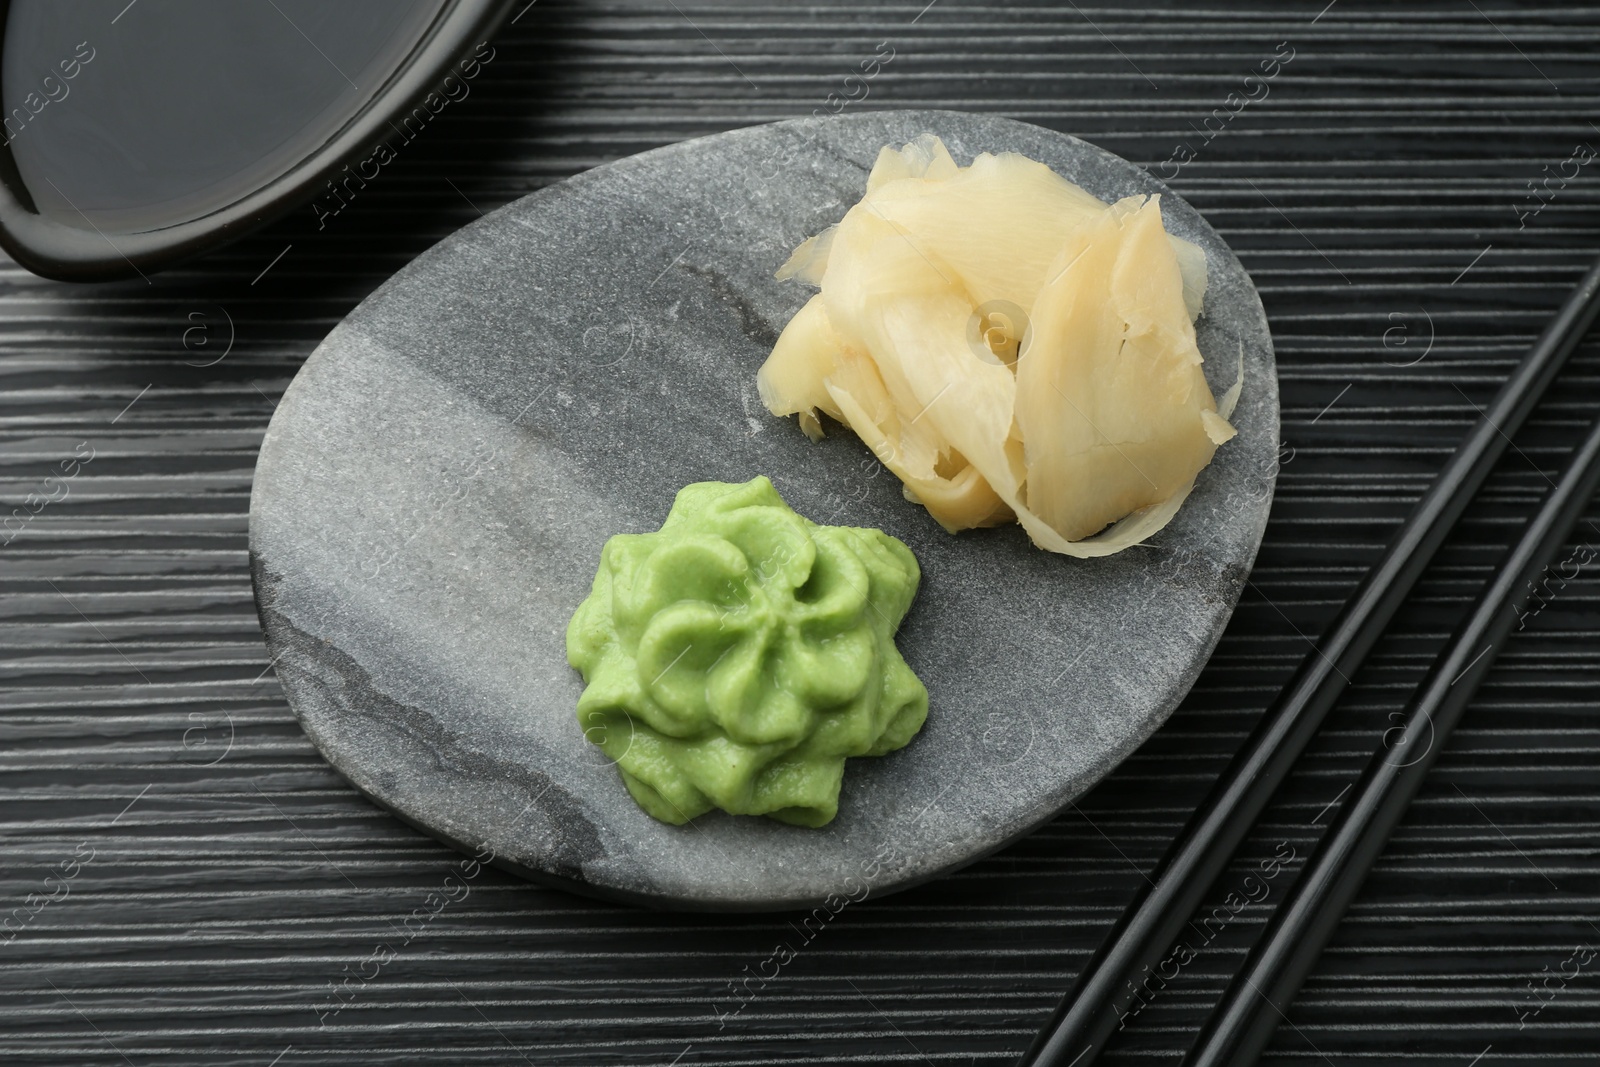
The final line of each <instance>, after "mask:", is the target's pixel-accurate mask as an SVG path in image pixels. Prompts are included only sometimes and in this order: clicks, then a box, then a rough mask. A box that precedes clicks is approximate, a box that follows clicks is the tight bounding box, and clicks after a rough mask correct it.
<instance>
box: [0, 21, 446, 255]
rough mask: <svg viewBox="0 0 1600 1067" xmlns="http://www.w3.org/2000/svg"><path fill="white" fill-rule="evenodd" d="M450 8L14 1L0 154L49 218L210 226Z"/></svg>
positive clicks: (2, 89) (118, 225)
mask: <svg viewBox="0 0 1600 1067" xmlns="http://www.w3.org/2000/svg"><path fill="white" fill-rule="evenodd" d="M445 6H446V3H445V0H229V2H227V3H218V2H216V0H134V2H133V3H128V0H11V3H10V5H9V12H8V14H7V17H6V22H5V39H4V44H3V48H0V106H3V111H4V122H3V130H0V140H4V141H5V142H6V144H7V145H8V146H9V149H10V152H11V154H12V157H13V159H14V160H15V163H16V168H17V173H18V174H19V175H20V177H21V180H22V184H23V185H24V186H25V188H26V191H27V193H28V194H29V195H30V196H31V197H32V199H33V202H34V205H35V206H36V208H37V210H38V211H39V212H40V213H41V214H43V215H46V216H48V217H50V218H53V219H55V220H57V221H59V222H61V223H63V224H65V225H69V226H74V227H78V228H82V229H94V230H99V231H101V232H103V233H137V232H141V231H145V230H153V229H159V228H161V227H164V226H170V225H173V224H174V223H178V222H185V221H188V220H191V219H196V218H201V217H203V216H205V215H207V214H209V213H210V212H213V211H215V210H217V209H219V208H221V207H224V206H226V205H228V204H231V203H234V202H236V201H237V200H239V199H241V198H242V197H244V196H246V195H247V194H249V193H251V192H253V191H255V190H256V189H258V188H260V187H261V186H263V185H265V184H266V183H268V182H270V181H272V180H273V179H274V178H276V177H278V176H280V175H281V174H283V173H284V172H285V171H287V170H289V169H290V168H291V167H293V166H294V165H295V164H296V163H298V162H299V161H300V160H301V159H303V158H304V157H305V156H306V155H307V154H309V153H310V152H311V151H313V150H314V149H316V148H317V147H318V146H320V145H322V144H323V143H325V142H326V141H327V140H328V139H329V138H330V137H331V136H333V135H334V134H335V133H337V132H338V130H339V129H341V128H342V127H343V126H344V125H345V124H346V123H347V122H348V121H349V120H350V118H351V117H352V116H353V115H354V114H355V113H356V112H357V111H358V110H359V109H360V108H361V107H362V106H363V105H364V104H365V103H366V101H367V100H369V99H370V98H371V97H373V96H374V95H376V94H377V93H378V91H379V90H380V89H381V88H382V87H383V86H384V84H385V83H386V82H387V81H388V80H389V78H390V77H391V76H392V75H394V73H395V72H396V71H397V70H398V69H399V68H400V66H401V65H402V63H403V62H404V61H405V59H406V57H407V56H408V55H409V54H410V53H411V52H412V50H413V48H414V47H415V46H416V44H417V43H418V41H419V40H420V39H421V38H422V36H423V34H424V33H425V32H426V31H427V29H428V27H429V26H430V25H431V24H432V23H433V21H434V19H435V18H436V17H437V16H438V14H439V13H440V11H441V10H442V9H443V8H444V7H445Z"/></svg>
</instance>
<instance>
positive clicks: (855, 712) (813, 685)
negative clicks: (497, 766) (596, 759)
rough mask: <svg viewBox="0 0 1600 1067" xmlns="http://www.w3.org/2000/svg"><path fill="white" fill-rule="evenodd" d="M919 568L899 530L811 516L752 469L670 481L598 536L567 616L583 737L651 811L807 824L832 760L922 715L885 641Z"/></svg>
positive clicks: (901, 736)
mask: <svg viewBox="0 0 1600 1067" xmlns="http://www.w3.org/2000/svg"><path fill="white" fill-rule="evenodd" d="M920 577H921V571H920V569H919V568H918V566H917V561H916V557H914V556H913V555H912V554H911V550H910V549H909V548H907V547H906V546H905V545H904V544H902V543H901V542H900V541H898V540H896V539H895V538H893V537H890V536H889V535H888V534H886V533H884V532H883V531H882V530H868V529H858V528H855V527H849V526H821V525H818V524H817V523H814V522H812V521H810V520H809V519H807V518H805V517H803V516H801V515H799V514H797V513H796V512H795V511H794V510H793V509H792V508H790V507H789V505H787V504H785V503H784V502H783V498H782V497H780V496H779V495H778V491H777V490H776V489H774V488H773V486H772V482H771V481H769V480H768V479H766V478H764V477H762V478H755V479H752V480H751V481H748V482H745V483H744V484H742V485H734V484H730V483H727V482H697V483H695V484H693V485H688V486H685V487H684V488H683V489H681V490H680V491H679V492H678V496H677V499H676V500H675V501H674V502H673V505H672V510H671V512H670V513H669V514H668V515H667V519H666V522H664V523H663V524H662V526H661V529H660V530H659V531H657V532H655V533H647V534H618V535H616V536H614V537H612V538H611V539H610V540H609V541H607V542H606V545H605V548H604V549H603V550H602V551H601V553H600V570H599V573H597V574H596V575H595V578H594V586H593V589H592V590H591V591H590V593H589V596H588V598H587V599H585V600H584V602H583V603H582V604H580V605H579V606H578V610H577V612H576V613H575V614H574V615H573V616H572V621H571V622H570V623H569V624H568V625H567V661H568V662H569V663H571V664H572V666H574V667H576V668H577V669H578V670H579V671H581V672H582V673H583V678H584V681H585V682H586V683H587V686H586V688H585V689H584V691H583V695H582V696H581V697H580V698H579V699H578V721H579V723H580V724H581V725H582V726H583V729H584V736H585V737H587V738H588V739H589V740H590V741H592V742H594V743H595V744H597V745H599V746H600V748H601V749H602V750H603V751H604V752H605V754H606V755H607V756H608V757H609V758H610V759H611V760H612V761H613V762H614V763H616V765H617V769H618V770H619V771H620V772H621V774H622V781H623V784H624V785H626V786H627V788H628V792H629V793H631V794H632V795H633V798H634V800H636V801H637V802H638V803H639V806H640V807H641V808H643V809H644V810H645V811H646V812H648V813H649V814H650V815H652V816H654V817H655V818H657V819H660V820H661V821H662V822H666V823H674V824H681V823H685V822H688V821H689V820H690V819H692V818H694V817H695V816H697V815H700V814H703V813H704V812H707V811H709V810H711V809H712V808H714V807H715V808H721V809H722V810H723V811H727V812H731V813H733V814H735V815H769V816H771V817H772V818H774V819H778V820H780V821H782V822H786V823H793V824H796V825H800V826H822V825H824V824H826V823H828V822H830V821H831V820H832V819H833V817H834V815H836V814H837V813H838V810H839V785H840V782H841V781H842V780H843V777H844V763H845V760H846V759H847V758H848V757H850V756H879V755H882V754H883V753H885V752H891V751H893V750H894V749H897V748H900V747H901V746H903V745H905V744H906V742H908V741H910V740H911V738H912V736H913V735H915V734H916V732H917V731H918V730H919V729H920V728H921V727H922V723H923V720H924V719H926V718H927V714H928V691H927V690H926V689H925V688H924V687H923V685H922V682H921V681H919V680H918V679H917V676H916V675H915V674H914V673H912V670H911V668H910V667H909V666H907V664H906V661H905V660H904V659H903V658H902V657H901V655H900V652H899V650H898V649H897V648H896V647H895V643H894V634H895V631H896V629H898V628H899V625H900V620H901V619H902V618H903V617H904V616H905V613H906V610H907V609H908V608H910V606H911V601H912V599H913V598H914V597H915V596H916V593H917V582H918V580H919V579H920Z"/></svg>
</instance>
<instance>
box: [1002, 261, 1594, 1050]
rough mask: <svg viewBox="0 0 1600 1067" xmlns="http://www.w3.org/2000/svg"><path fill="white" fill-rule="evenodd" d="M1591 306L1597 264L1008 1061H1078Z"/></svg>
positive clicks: (1120, 1009) (1140, 976)
mask: <svg viewBox="0 0 1600 1067" xmlns="http://www.w3.org/2000/svg"><path fill="white" fill-rule="evenodd" d="M1597 311H1600V260H1597V261H1596V262H1595V263H1594V265H1592V266H1591V267H1590V268H1589V270H1588V272H1587V273H1586V274H1585V275H1584V276H1583V280H1582V281H1580V282H1579V283H1578V286H1577V288H1576V289H1574V290H1573V292H1572V294H1571V295H1570V296H1568V297H1567V300H1566V302H1565V303H1563V304H1562V305H1561V309H1560V310H1559V311H1557V312H1556V315H1555V317H1554V318H1553V319H1551V321H1550V323H1549V324H1548V325H1547V326H1546V327H1545V328H1544V332H1543V333H1541V334H1540V335H1539V338H1538V340H1537V341H1535V342H1534V343H1533V347H1532V348H1530V349H1529V350H1528V354H1527V355H1526V356H1524V357H1523V360H1522V362H1521V363H1520V364H1518V365H1517V368H1516V369H1515V370H1514V371H1513V372H1512V373H1511V376H1510V377H1509V378H1508V379H1506V383H1505V385H1504V386H1502V387H1501V389H1500V392H1499V394H1498V395H1496V397H1495V398H1494V400H1493V402H1492V403H1491V404H1490V405H1489V407H1488V409H1487V411H1481V412H1480V414H1479V418H1478V421H1477V423H1476V424H1475V425H1474V426H1473V428H1472V430H1471V431H1470V432H1469V433H1468V434H1467V436H1466V438H1465V440H1463V441H1462V443H1461V445H1460V447H1459V448H1457V450H1456V452H1455V454H1454V455H1452V456H1451V457H1450V459H1449V460H1448V461H1447V462H1446V463H1445V466H1444V469H1443V470H1442V471H1440V472H1439V476H1438V477H1437V478H1436V479H1434V482H1433V484H1432V485H1431V486H1430V487H1429V488H1428V491H1427V492H1426V493H1424V494H1423V496H1422V499H1421V500H1420V501H1418V502H1417V506H1416V508H1415V509H1413V510H1412V513H1411V516H1410V517H1409V518H1408V519H1406V521H1405V523H1404V525H1402V526H1401V528H1400V530H1399V532H1398V533H1396V534H1395V536H1394V538H1393V539H1392V540H1391V541H1390V542H1389V546H1388V548H1387V549H1385V550H1384V554H1383V556H1382V557H1381V558H1380V559H1379V560H1378V562H1377V564H1376V565H1374V566H1373V568H1372V569H1371V570H1370V571H1368V572H1367V575H1366V577H1365V578H1364V579H1362V582H1361V585H1360V586H1358V587H1357V589H1356V591H1355V592H1354V593H1353V594H1352V595H1351V597H1350V599H1349V600H1347V601H1346V602H1345V604H1344V607H1343V608H1342V609H1340V612H1339V614H1338V616H1336V617H1335V618H1334V620H1333V622H1332V623H1331V624H1330V625H1329V627H1328V629H1327V631H1326V632H1325V633H1324V634H1323V635H1322V637H1321V638H1320V640H1319V641H1318V642H1317V643H1316V644H1315V645H1313V647H1312V649H1311V650H1310V651H1309V652H1307V654H1306V656H1305V658H1304V659H1303V660H1302V661H1301V663H1300V666H1299V668H1298V669H1297V670H1296V671H1295V674H1294V677H1293V678H1291V679H1290V680H1289V684H1288V685H1286V686H1284V688H1283V691H1282V692H1281V693H1279V695H1278V699H1277V700H1276V701H1275V702H1274V703H1273V704H1272V706H1271V707H1269V708H1268V709H1267V711H1266V714H1264V715H1263V716H1262V718H1261V722H1260V723H1259V724H1258V725H1257V727H1256V728H1255V730H1254V731H1252V733H1251V735H1250V737H1249V738H1248V739H1247V740H1246V741H1245V744H1244V747H1243V748H1241V749H1240V751H1239V753H1238V754H1237V755H1236V756H1235V757H1234V758H1233V761H1232V762H1231V763H1230V764H1229V765H1228V768H1227V770H1226V771H1224V772H1223V775H1222V777H1221V779H1219V780H1218V782H1217V784H1216V786H1215V787H1214V788H1213V789H1212V790H1211V793H1210V794H1209V795H1208V796H1207V797H1206V799H1205V801H1203V802H1202V803H1201V805H1200V807H1199V808H1198V809H1197V810H1196V811H1195V814H1194V816H1193V817H1192V818H1190V820H1189V823H1188V825H1187V826H1185V827H1184V830H1183V832H1182V833H1181V834H1179V835H1178V839H1177V840H1176V841H1175V842H1173V845H1172V847H1171V848H1170V849H1169V850H1168V851H1167V854H1166V856H1165V857H1164V858H1163V859H1162V861H1161V863H1160V864H1159V865H1158V866H1157V867H1156V869H1155V871H1154V872H1152V873H1151V874H1150V875H1149V876H1148V877H1147V878H1146V879H1145V881H1144V883H1143V884H1142V885H1140V886H1139V887H1138V888H1137V890H1136V893H1137V896H1135V898H1134V901H1133V903H1132V904H1131V905H1130V906H1129V907H1128V909H1127V911H1125V912H1124V913H1123V915H1122V917H1121V918H1120V919H1119V920H1118V921H1117V924H1116V925H1115V926H1114V927H1113V928H1112V930H1111V932H1110V934H1109V935H1108V936H1107V937H1106V940H1105V942H1104V943H1103V944H1102V945H1101V946H1100V948H1099V950H1098V951H1097V952H1096V953H1095V955H1094V957H1093V958H1092V959H1090V961H1089V963H1088V965H1087V966H1086V967H1085V968H1084V970H1083V973H1082V974H1080V975H1079V977H1078V981H1077V983H1076V985H1075V986H1074V987H1073V990H1072V991H1071V992H1070V993H1068V994H1067V996H1066V997H1065V998H1064V999H1063V1000H1062V1002H1061V1004H1060V1005H1059V1006H1058V1007H1057V1008H1056V1010H1055V1012H1054V1013H1053V1014H1052V1015H1051V1017H1050V1020H1049V1021H1048V1022H1047V1023H1046V1024H1045V1026H1044V1028H1043V1029H1042V1030H1041V1031H1040V1033H1039V1036H1038V1037H1037V1038H1036V1039H1035V1040H1034V1043H1033V1046H1032V1047H1031V1048H1030V1049H1029V1050H1028V1052H1027V1053H1026V1054H1024V1055H1023V1057H1022V1059H1021V1060H1020V1061H1019V1063H1018V1067H1088V1065H1089V1064H1090V1063H1092V1062H1093V1061H1094V1059H1095V1058H1096V1056H1097V1055H1098V1054H1099V1052H1100V1050H1101V1049H1102V1048H1104V1047H1105V1043H1106V1041H1107V1039H1108V1038H1109V1037H1110V1036H1111V1034H1112V1033H1114V1032H1115V1031H1116V1030H1117V1029H1118V1028H1119V1027H1120V1026H1122V1025H1123V1024H1124V1021H1125V1020H1124V1016H1125V1013H1126V1012H1127V1010H1128V1007H1129V1005H1130V1004H1131V1003H1132V1001H1133V999H1134V995H1135V991H1136V989H1137V988H1138V984H1139V983H1140V982H1142V981H1143V980H1144V979H1145V977H1146V976H1147V975H1148V974H1149V973H1150V971H1151V970H1152V969H1153V968H1155V967H1156V965H1157V964H1158V963H1160V961H1161V959H1162V957H1163V955H1164V954H1165V953H1166V951H1167V950H1168V948H1169V947H1170V946H1171V945H1172V943H1173V941H1174V939H1175V938H1176V937H1177V936H1178V933H1179V931H1180V930H1182V928H1183V925H1184V923H1186V922H1187V921H1188V919H1189V917H1190V915H1192V914H1193V913H1194V909H1195V908H1196V907H1197V906H1198V905H1199V904H1200V901H1201V900H1202V899H1203V898H1204V896H1205V894H1206V892H1207V890H1209V889H1210V888H1211V885H1212V883H1214V882H1215V881H1216V879H1217V876H1218V875H1220V874H1221V873H1222V870H1223V868H1224V867H1226V866H1227V864H1228V861H1229V860H1230V859H1231V858H1232V856H1233V853H1234V851H1235V850H1236V849H1237V848H1238V847H1239V843H1240V842H1241V841H1242V840H1243V839H1244V837H1245V835H1246V834H1247V833H1248V832H1249V830H1250V827H1251V826H1252V825H1253V824H1254V823H1255V821H1256V819H1257V818H1258V817H1259V816H1260V814H1261V812H1262V810H1263V809H1264V808H1265V807H1266V806H1267V803H1268V802H1269V801H1270V799H1271V797H1272V794H1273V793H1274V792H1275V791H1276V790H1277V788H1278V786H1279V785H1281V784H1282V782H1283V780H1284V778H1286V777H1287V776H1288V774H1289V771H1290V769H1291V768H1292V767H1293V766H1294V762H1295V760H1296V759H1298V758H1299V756H1300V753H1301V752H1302V751H1303V750H1304V749H1305V746H1306V744H1307V743H1308V742H1309V741H1310V740H1311V737H1312V736H1313V735H1314V734H1315V733H1316V731H1317V728H1318V727H1319V726H1320V725H1321V723H1322V720H1323V718H1324V717H1326V715H1327V713H1328V709H1329V708H1331V707H1332V706H1333V704H1334V702H1335V701H1336V700H1337V699H1338V697H1339V695H1340V694H1341V693H1342V692H1343V691H1344V688H1345V686H1347V685H1348V684H1349V677H1350V675H1352V674H1354V673H1355V671H1356V668H1357V667H1359V666H1360V664H1361V662H1362V661H1363V660H1364V659H1366V656H1367V653H1368V652H1369V651H1371V649H1372V646H1373V644H1374V643H1375V642H1376V641H1377V639H1378V636H1379V634H1380V633H1382V631H1383V629H1384V627H1385V626H1387V625H1388V623H1389V620H1390V619H1391V618H1392V617H1393V616H1394V613H1395V611H1396V609H1397V608H1398V607H1399V606H1400V604H1401V602H1402V601H1403V600H1404V599H1405V598H1406V596H1407V595H1408V594H1409V593H1410V592H1411V588H1412V587H1413V586H1414V585H1415V584H1416V582H1417V579H1418V577H1420V575H1421V574H1422V571H1423V570H1424V568H1426V567H1427V565H1428V563H1429V561H1430V560H1432V558H1433V555H1434V553H1435V552H1436V551H1437V550H1438V548H1439V545H1440V543H1442V542H1443V540H1444V539H1445V536H1446V535H1447V534H1448V533H1449V532H1450V528H1451V527H1452V526H1454V525H1455V522H1456V519H1458V518H1459V517H1460V516H1461V512H1462V510H1463V509H1465V508H1466V506H1467V503H1468V501H1470V500H1471V499H1472V496H1473V494H1475V493H1476V492H1477V491H1478V487H1479V486H1481V485H1482V484H1483V480H1484V479H1485V478H1486V477H1488V475H1489V470H1490V468H1492V467H1493V466H1494V464H1495V462H1496V461H1497V460H1498V459H1499V458H1500V456H1501V454H1502V453H1503V452H1504V451H1505V449H1506V446H1507V445H1508V444H1509V443H1510V435H1511V434H1514V433H1516V431H1517V430H1518V429H1519V428H1520V427H1521V426H1522V423H1523V422H1524V420H1526V419H1527V417H1528V413H1529V412H1530V411H1532V410H1533V408H1534V405H1536V404H1537V403H1538V401H1539V399H1540V397H1541V396H1543V394H1544V392H1545V390H1546V389H1548V388H1549V386H1550V383H1551V381H1552V380H1553V379H1554V378H1555V376H1556V372H1557V371H1559V370H1560V369H1561V366H1562V365H1563V364H1564V363H1565V362H1566V360H1567V357H1568V356H1570V355H1571V354H1572V351H1573V349H1574V348H1576V347H1577V345H1578V341H1579V339H1581V338H1582V336H1583V334H1584V332H1585V331H1587V330H1588V328H1589V325H1590V324H1591V323H1592V322H1593V321H1594V318H1595V314H1596V312H1597Z"/></svg>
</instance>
